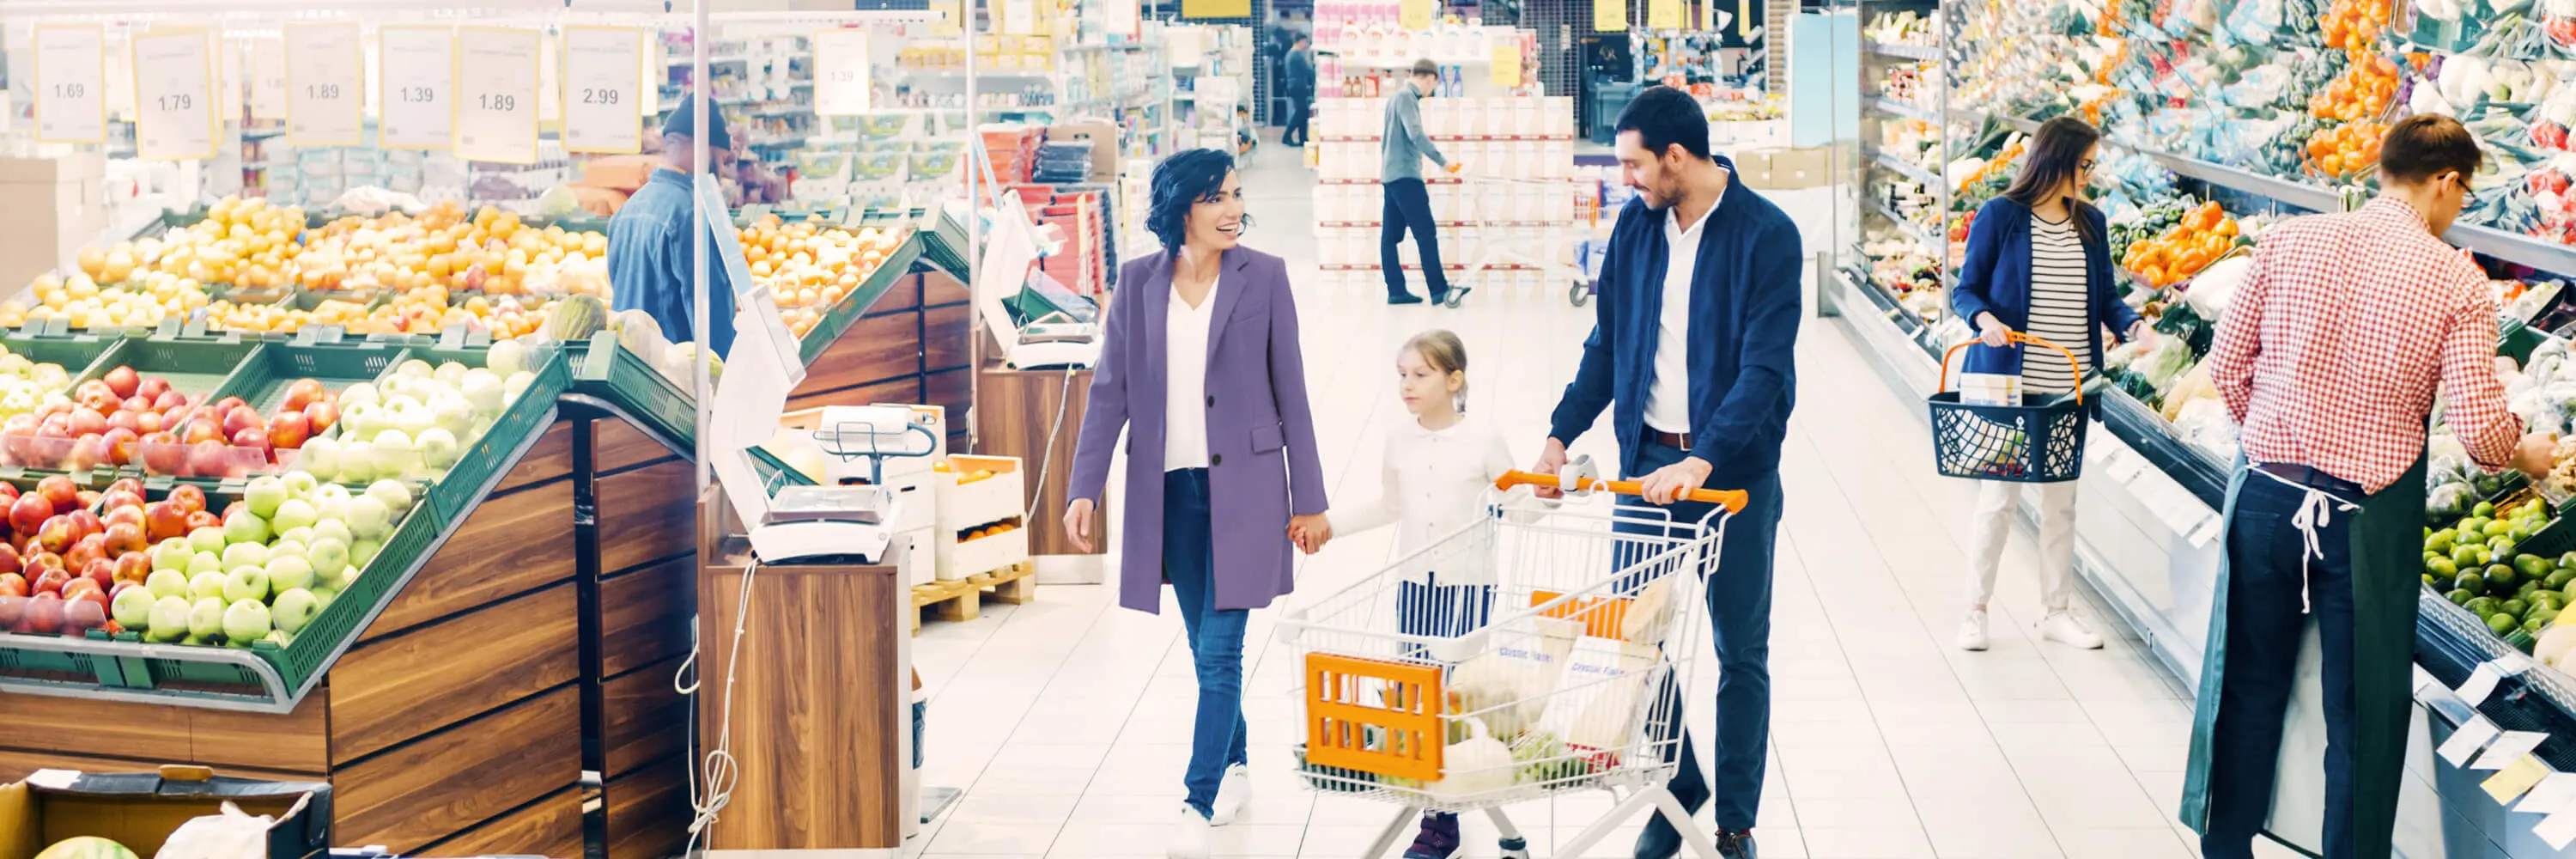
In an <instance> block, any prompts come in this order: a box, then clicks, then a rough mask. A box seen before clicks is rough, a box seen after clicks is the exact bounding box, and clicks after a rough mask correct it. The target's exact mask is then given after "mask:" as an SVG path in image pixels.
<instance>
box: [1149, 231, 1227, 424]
mask: <svg viewBox="0 0 2576 859" xmlns="http://www.w3.org/2000/svg"><path fill="white" fill-rule="evenodd" d="M1224 287H1225V281H1224V279H1222V278H1219V279H1218V280H1216V281H1213V282H1210V283H1209V284H1208V293H1207V297H1205V298H1201V299H1199V306H1197V307H1191V306H1190V303H1189V302H1186V301H1182V300H1181V291H1180V290H1179V289H1177V288H1176V289H1173V290H1172V298H1171V301H1170V302H1169V304H1170V309H1169V310H1168V311H1167V312H1165V313H1164V314H1163V332H1164V335H1165V336H1164V343H1165V345H1166V348H1165V352H1164V355H1163V393H1164V395H1165V399H1164V400H1163V470H1164V471H1179V470H1181V469H1184V468H1206V467H1208V440H1207V409H1208V406H1207V351H1208V331H1209V329H1210V328H1212V327H1213V326H1214V325H1215V321H1216V295H1217V290H1219V289H1223V288H1224Z"/></svg>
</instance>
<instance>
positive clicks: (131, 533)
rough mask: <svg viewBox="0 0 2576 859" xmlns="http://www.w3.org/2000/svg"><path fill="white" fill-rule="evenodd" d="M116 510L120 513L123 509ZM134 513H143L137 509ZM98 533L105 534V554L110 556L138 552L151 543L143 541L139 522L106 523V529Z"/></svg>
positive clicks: (137, 514) (141, 526) (138, 514)
mask: <svg viewBox="0 0 2576 859" xmlns="http://www.w3.org/2000/svg"><path fill="white" fill-rule="evenodd" d="M117 512H120V513H122V512H125V511H122V510H120V511H117ZM134 515H136V516H141V515H143V514H142V513H141V512H140V511H137V512H136V513H135V514H134ZM100 533H101V534H103V535H105V537H106V538H107V556H108V557H111V558H113V557H116V556H118V555H122V554H125V553H127V552H135V553H138V554H139V553H141V552H142V551H143V550H144V549H147V548H150V547H151V545H152V544H151V543H147V542H144V540H143V525H142V523H140V522H111V523H109V524H108V526H107V530H106V531H103V532H100Z"/></svg>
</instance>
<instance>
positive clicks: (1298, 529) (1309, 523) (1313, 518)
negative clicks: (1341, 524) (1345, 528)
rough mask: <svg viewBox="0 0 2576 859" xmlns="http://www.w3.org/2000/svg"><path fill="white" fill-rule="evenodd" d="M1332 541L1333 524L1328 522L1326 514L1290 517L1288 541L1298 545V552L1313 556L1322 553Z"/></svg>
mask: <svg viewBox="0 0 2576 859" xmlns="http://www.w3.org/2000/svg"><path fill="white" fill-rule="evenodd" d="M1332 539H1333V523H1332V522H1330V521H1327V520H1326V519H1325V518H1324V514H1321V513H1316V514H1313V515H1308V516H1290V517H1288V540H1289V542H1292V543H1295V544H1297V550H1298V551H1301V552H1305V553H1306V554H1309V555H1312V554H1314V553H1316V552H1318V551H1322V550H1323V548H1324V544H1325V543H1327V542H1330V541H1331V540H1332Z"/></svg>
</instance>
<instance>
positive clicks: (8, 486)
mask: <svg viewBox="0 0 2576 859" xmlns="http://www.w3.org/2000/svg"><path fill="white" fill-rule="evenodd" d="M16 500H18V485H17V484H14V483H0V507H6V506H9V502H12V501H16Z"/></svg>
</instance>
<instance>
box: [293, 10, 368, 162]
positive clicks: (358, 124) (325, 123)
mask: <svg viewBox="0 0 2576 859" xmlns="http://www.w3.org/2000/svg"><path fill="white" fill-rule="evenodd" d="M285 29H286V140H287V142H289V143H293V144H295V145H297V146H355V145H358V144H359V143H360V142H362V141H363V140H364V137H365V129H366V125H365V124H366V113H365V110H364V107H365V101H366V96H365V95H363V94H361V93H360V92H359V91H358V87H359V86H360V85H361V82H363V81H365V80H366V79H367V66H366V54H365V52H364V48H362V47H361V46H360V45H359V43H358V25H356V24H289V25H286V28H285Z"/></svg>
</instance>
